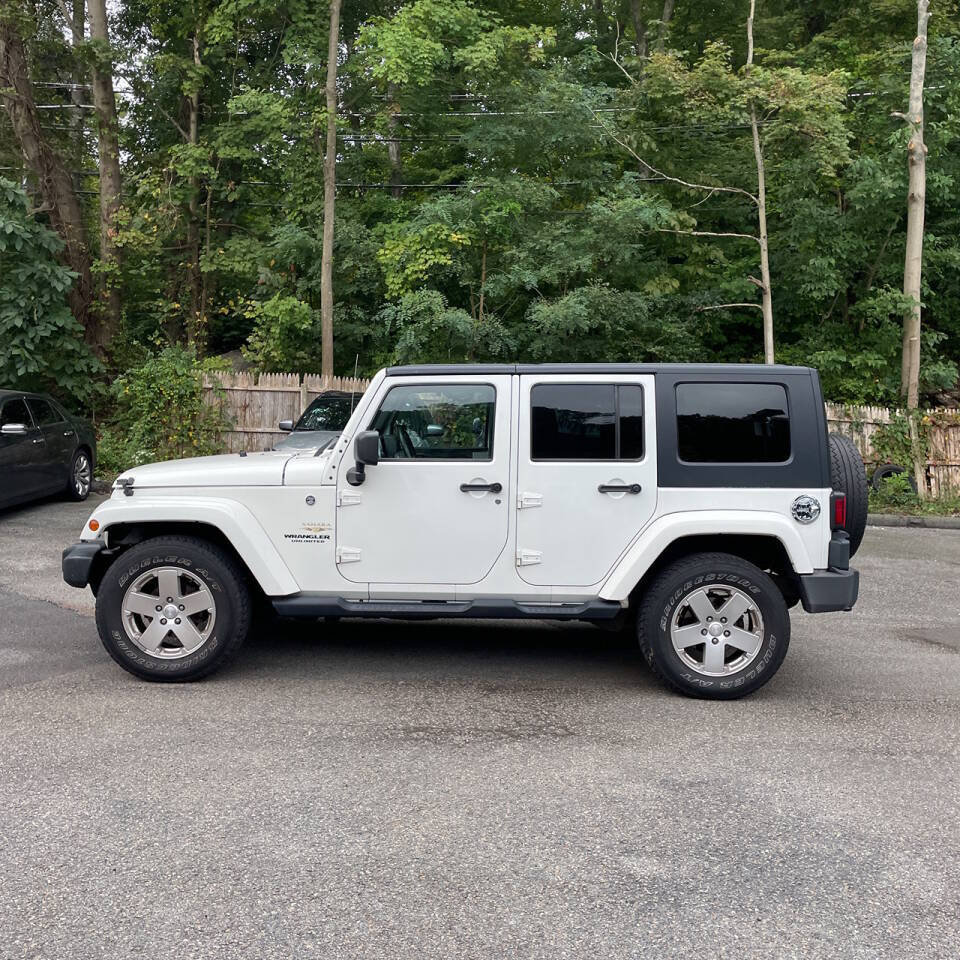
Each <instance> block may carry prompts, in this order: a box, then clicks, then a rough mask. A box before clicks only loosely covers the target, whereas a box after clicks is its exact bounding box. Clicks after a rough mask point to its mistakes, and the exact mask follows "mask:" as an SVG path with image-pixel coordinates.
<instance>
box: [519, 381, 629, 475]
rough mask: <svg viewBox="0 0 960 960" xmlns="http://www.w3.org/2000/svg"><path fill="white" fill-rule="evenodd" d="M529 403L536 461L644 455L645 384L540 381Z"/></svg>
mask: <svg viewBox="0 0 960 960" xmlns="http://www.w3.org/2000/svg"><path fill="white" fill-rule="evenodd" d="M530 406H531V410H530V456H531V457H532V459H534V460H639V459H640V458H641V457H642V456H643V389H642V388H641V387H639V386H637V385H635V384H620V385H619V386H618V385H616V384H613V383H540V384H537V385H536V386H535V387H533V388H532V389H531V391H530Z"/></svg>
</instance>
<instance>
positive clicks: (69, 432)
mask: <svg viewBox="0 0 960 960" xmlns="http://www.w3.org/2000/svg"><path fill="white" fill-rule="evenodd" d="M63 435H64V436H65V437H72V436H73V431H72V430H64V431H63Z"/></svg>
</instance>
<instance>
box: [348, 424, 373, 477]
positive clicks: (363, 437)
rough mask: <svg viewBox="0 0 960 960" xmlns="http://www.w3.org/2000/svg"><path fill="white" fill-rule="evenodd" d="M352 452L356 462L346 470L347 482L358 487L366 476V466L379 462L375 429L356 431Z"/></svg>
mask: <svg viewBox="0 0 960 960" xmlns="http://www.w3.org/2000/svg"><path fill="white" fill-rule="evenodd" d="M353 453H354V456H355V457H356V458H357V463H356V466H353V467H351V468H350V469H349V470H348V471H347V483H349V484H350V486H351V487H359V486H360V484H361V483H363V481H364V480H366V478H367V476H366V468H367V467H368V466H370V467H375V466H376V465H377V464H378V463H379V462H380V434H379V433H377V431H376V430H363V431H361V432H360V433H358V434H357V437H356V439H355V440H354V441H353Z"/></svg>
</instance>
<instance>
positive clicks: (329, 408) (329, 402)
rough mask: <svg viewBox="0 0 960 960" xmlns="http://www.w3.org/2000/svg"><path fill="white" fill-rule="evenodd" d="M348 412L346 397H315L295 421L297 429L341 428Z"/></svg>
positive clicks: (348, 406)
mask: <svg viewBox="0 0 960 960" xmlns="http://www.w3.org/2000/svg"><path fill="white" fill-rule="evenodd" d="M350 413H351V410H350V400H349V399H348V398H347V397H317V399H316V400H314V401H313V403H311V404H310V406H309V407H307V409H306V410H305V411H304V414H303V416H302V417H301V418H300V420H299V421H298V422H297V430H342V429H343V428H344V427H345V426H346V425H347V421H348V420H349V419H350Z"/></svg>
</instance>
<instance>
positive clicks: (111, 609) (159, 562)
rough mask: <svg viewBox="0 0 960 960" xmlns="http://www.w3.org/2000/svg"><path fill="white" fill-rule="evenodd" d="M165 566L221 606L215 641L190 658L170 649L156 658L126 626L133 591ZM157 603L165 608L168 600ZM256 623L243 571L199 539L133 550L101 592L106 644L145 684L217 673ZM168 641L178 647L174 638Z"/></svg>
mask: <svg viewBox="0 0 960 960" xmlns="http://www.w3.org/2000/svg"><path fill="white" fill-rule="evenodd" d="M161 567H164V568H167V569H171V568H172V569H176V570H180V571H182V576H181V578H180V579H179V582H180V583H181V584H182V583H183V582H184V580H186V581H196V582H198V583H200V584H201V585H202V586H203V587H205V588H206V589H207V590H208V591H209V592H210V595H211V596H212V598H213V600H214V602H215V615H214V619H213V623H212V625H209V629H210V633H209V636H207V637H206V638H205V639H204V640H203V642H202V645H201V646H199V647H198V648H197V649H195V650H194V651H193V652H192V653H190V654H189V655H177V654H176V650H175V649H172V650H171V649H169V648H167V647H164V650H165V653H166V654H167V655H166V656H155V655H152V654H150V653H148V652H146V651H145V650H143V649H141V647H139V646H137V644H136V643H135V642H134V640H133V637H132V636H131V634H130V633H129V632H128V630H127V627H126V625H125V623H124V613H123V604H124V597H125V595H126V593H127V590H128V589H129V588H130V587H131V586H132V585H133V583H134V582H135V581H136V580H138V579H139V578H140V577H141V576H142V575H144V574H146V573H148V572H149V571H151V570H153V569H156V568H161ZM148 582H149V581H148ZM157 584H158V585H159V581H157ZM157 599H158V600H159V601H160V602H161V603H162V602H163V600H164V599H165V598H162V597H159V596H158V597H157ZM200 616H201V617H202V616H204V615H203V614H201V615H200ZM250 621H251V602H250V592H249V590H248V588H247V585H246V582H245V579H244V575H243V572H242V570H240V568H239V567H238V566H237V564H236V562H235V561H234V560H233V558H232V557H230V556H229V555H228V554H227V553H225V552H224V551H223V550H221V549H220V548H219V547H217V546H215V545H214V544H212V543H209V542H208V541H206V540H200V539H196V538H194V537H177V536H169V537H155V538H153V539H150V540H145V541H143V543H139V544H137V545H136V546H135V547H131V548H130V549H129V550H127V551H125V552H124V553H122V554H120V556H119V557H117V559H116V560H115V561H114V562H113V563H112V564H111V565H110V567H108V569H107V571H106V572H105V573H104V575H103V580H102V581H101V583H100V588H99V590H98V591H97V629H98V631H99V633H100V640H101V641H102V643H103V645H104V647H106V650H107V653H109V654H110V656H111V657H113V659H114V660H116V661H117V663H119V664H120V666H121V667H123V668H124V670H128V671H129V672H130V673H132V674H133V675H134V676H137V677H140V678H141V679H143V680H155V681H159V682H167V683H176V682H182V681H186V680H199V679H200V678H201V677H205V676H207V675H208V674H210V673H213V671H214V670H218V669H220V667H222V666H224V665H225V664H226V663H227V662H229V661H230V660H231V659H232V658H233V657H234V656H235V655H236V653H237V651H238V650H239V649H240V647H241V646H242V645H243V641H244V640H245V639H246V636H247V633H248V631H249V629H250ZM140 622H141V623H150V622H152V621H143V620H142V619H141V621H140ZM163 622H164V621H162V620H161V623H163ZM200 623H201V626H202V621H201V622H200ZM172 629H173V628H171V630H172ZM144 632H145V631H144ZM167 636H168V639H169V640H170V641H171V646H172V645H173V644H172V642H173V640H174V637H173V635H172V633H171V634H168V635H167ZM165 643H166V641H165ZM181 649H183V647H182V646H181ZM171 657H173V658H171Z"/></svg>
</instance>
